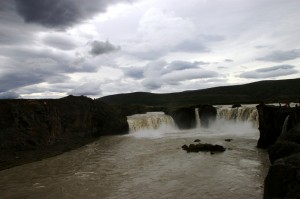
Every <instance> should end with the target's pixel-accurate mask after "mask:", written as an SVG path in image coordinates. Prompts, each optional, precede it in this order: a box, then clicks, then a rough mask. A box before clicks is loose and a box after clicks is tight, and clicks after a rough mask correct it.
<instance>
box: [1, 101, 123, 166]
mask: <svg viewBox="0 0 300 199" xmlns="http://www.w3.org/2000/svg"><path fill="white" fill-rule="evenodd" d="M0 116H1V117H0V150H1V153H0V154H1V159H0V164H1V167H0V169H1V168H2V169H3V168H7V167H10V166H14V165H10V163H8V162H18V161H16V160H12V159H11V158H12V157H10V156H11V155H10V154H11V153H14V154H16V155H14V156H15V157H13V158H17V159H22V154H25V153H26V151H30V152H31V153H34V152H36V153H39V154H40V152H41V151H43V150H44V153H45V154H42V155H41V156H42V157H47V153H49V154H51V153H52V152H53V151H51V150H52V149H53V150H54V151H55V150H56V149H57V148H59V149H57V150H58V151H57V153H59V151H60V152H63V151H65V150H69V149H72V148H74V147H78V146H80V145H83V144H85V143H86V141H87V140H90V141H91V140H93V138H95V137H98V136H100V135H112V134H122V133H127V132H128V124H127V120H126V117H123V116H121V115H120V114H119V113H118V111H117V110H116V109H114V108H113V107H111V106H110V105H107V104H105V103H104V102H101V101H99V100H92V99H90V98H87V97H83V96H82V97H74V96H68V97H65V98H62V99H48V100H23V99H22V100H21V99H20V100H0ZM59 145H61V146H60V147H58V146H59ZM57 153H54V155H55V154H57ZM26 154H27V153H26ZM26 154H25V155H26ZM32 156H34V154H32ZM37 156H38V155H37ZM42 157H41V158H42ZM29 159H30V158H29ZM36 159H39V158H36ZM36 159H34V160H36ZM34 160H33V161H34ZM28 161H29V162H30V160H28ZM21 163H22V161H21V162H20V163H19V164H21ZM15 164H16V165H17V164H18V163H15Z"/></svg>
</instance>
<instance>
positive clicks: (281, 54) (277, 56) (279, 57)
mask: <svg viewBox="0 0 300 199" xmlns="http://www.w3.org/2000/svg"><path fill="white" fill-rule="evenodd" d="M299 57H300V49H293V50H289V51H273V52H272V53H270V54H268V55H266V56H264V57H260V58H258V59H257V60H261V61H271V62H283V61H287V60H293V59H297V58H299Z"/></svg>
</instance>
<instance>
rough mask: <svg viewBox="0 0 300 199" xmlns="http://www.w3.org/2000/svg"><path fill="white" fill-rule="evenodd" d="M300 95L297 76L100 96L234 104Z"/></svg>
mask: <svg viewBox="0 0 300 199" xmlns="http://www.w3.org/2000/svg"><path fill="white" fill-rule="evenodd" d="M299 99H300V78H297V79H287V80H272V81H259V82H254V83H249V84H243V85H234V86H222V87H215V88H209V89H203V90H193V91H184V92H178V93H166V94H155V93H146V92H135V93H126V94H116V95H110V96H105V97H102V98H100V100H102V101H104V102H107V103H110V104H119V105H133V104H135V105H150V106H186V105H196V104H215V105H216V104H234V103H244V104H247V103H260V102H262V101H263V102H266V103H270V102H278V101H285V100H289V101H295V102H296V101H297V102H298V100H299Z"/></svg>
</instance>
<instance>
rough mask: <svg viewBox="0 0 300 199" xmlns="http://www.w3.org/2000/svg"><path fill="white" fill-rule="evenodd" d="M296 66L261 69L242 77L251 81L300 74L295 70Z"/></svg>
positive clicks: (243, 74)
mask: <svg viewBox="0 0 300 199" xmlns="http://www.w3.org/2000/svg"><path fill="white" fill-rule="evenodd" d="M294 68H295V66H292V65H279V66H273V67H267V68H261V69H257V70H253V71H248V72H244V73H242V74H240V77H243V78H251V79H260V78H270V77H280V76H286V75H292V74H296V73H298V71H297V70H295V69H294Z"/></svg>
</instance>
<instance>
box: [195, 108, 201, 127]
mask: <svg viewBox="0 0 300 199" xmlns="http://www.w3.org/2000/svg"><path fill="white" fill-rule="evenodd" d="M195 118H196V128H200V127H201V123H200V116H199V108H195Z"/></svg>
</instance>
